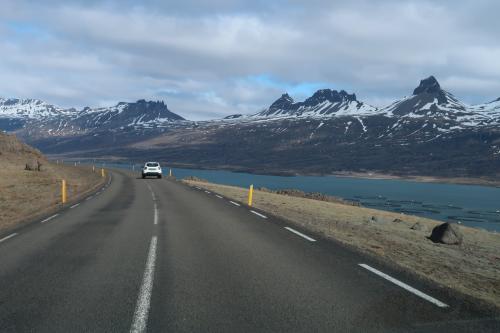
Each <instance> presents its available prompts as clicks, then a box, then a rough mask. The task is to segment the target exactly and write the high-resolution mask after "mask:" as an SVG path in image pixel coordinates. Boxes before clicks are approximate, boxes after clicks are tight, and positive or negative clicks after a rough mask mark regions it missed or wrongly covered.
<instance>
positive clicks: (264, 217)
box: [250, 210, 267, 219]
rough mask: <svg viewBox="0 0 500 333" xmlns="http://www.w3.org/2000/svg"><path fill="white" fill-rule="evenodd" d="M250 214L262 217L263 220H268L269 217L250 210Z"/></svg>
mask: <svg viewBox="0 0 500 333" xmlns="http://www.w3.org/2000/svg"><path fill="white" fill-rule="evenodd" d="M250 212H252V213H254V214H255V215H257V216H260V217H262V218H263V219H267V216H266V215H262V214H261V213H259V212H256V211H255V210H250Z"/></svg>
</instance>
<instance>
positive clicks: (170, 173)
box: [168, 169, 172, 177]
mask: <svg viewBox="0 0 500 333" xmlns="http://www.w3.org/2000/svg"><path fill="white" fill-rule="evenodd" d="M168 176H169V177H172V169H170V171H169V172H168Z"/></svg>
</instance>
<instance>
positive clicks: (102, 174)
mask: <svg viewBox="0 0 500 333" xmlns="http://www.w3.org/2000/svg"><path fill="white" fill-rule="evenodd" d="M101 177H102V178H104V168H101Z"/></svg>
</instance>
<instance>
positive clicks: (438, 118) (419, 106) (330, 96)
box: [224, 76, 500, 131]
mask: <svg viewBox="0 0 500 333" xmlns="http://www.w3.org/2000/svg"><path fill="white" fill-rule="evenodd" d="M373 116H377V117H379V116H383V117H386V118H390V119H392V120H394V121H396V122H397V123H396V124H394V127H392V129H393V130H395V129H398V128H400V127H401V126H404V123H405V122H412V119H413V120H416V119H420V120H423V121H424V125H425V126H430V127H432V128H434V129H437V130H441V131H458V130H463V129H466V128H472V127H478V126H498V125H500V98H499V99H497V100H495V101H492V102H489V103H485V104H480V105H472V106H471V105H467V104H465V103H462V102H460V101H459V100H458V99H457V98H456V97H455V96H453V94H451V93H449V92H447V91H446V90H443V89H442V88H441V86H440V84H439V82H438V81H437V80H436V78H435V77H434V76H430V77H428V78H426V79H423V80H421V81H420V84H419V85H418V87H416V88H415V89H414V90H413V94H412V95H411V96H409V97H405V98H403V99H400V100H397V101H395V102H393V103H392V104H390V105H388V106H386V107H383V108H376V107H373V106H371V105H369V104H366V103H363V102H360V101H358V100H357V99H356V95H355V94H348V93H347V92H345V91H344V90H341V91H340V92H338V91H336V90H330V89H322V90H318V91H316V92H315V93H314V94H313V95H312V96H311V97H309V98H307V99H306V100H305V101H303V102H295V101H294V100H293V98H292V97H290V95H288V94H286V93H285V94H283V95H282V96H281V97H280V98H278V99H277V100H276V101H275V102H274V103H272V104H271V106H269V108H267V109H265V110H263V111H261V112H258V113H256V114H253V115H250V116H241V115H238V116H230V117H226V118H224V119H225V120H230V121H234V120H236V121H244V122H248V121H252V120H262V119H268V120H279V119H284V118H287V119H300V118H314V119H324V120H326V121H327V120H330V119H332V118H342V117H355V118H356V119H358V120H360V121H361V119H367V118H370V117H373ZM413 122H415V121H413ZM363 128H365V127H363Z"/></svg>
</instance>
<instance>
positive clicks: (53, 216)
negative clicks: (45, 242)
mask: <svg viewBox="0 0 500 333" xmlns="http://www.w3.org/2000/svg"><path fill="white" fill-rule="evenodd" d="M57 216H59V214H54V215H52V216H50V217H47V218H46V219H45V220H43V221H41V222H40V223H45V222H49V221H50V220H52V219H53V218H56V217H57Z"/></svg>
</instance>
